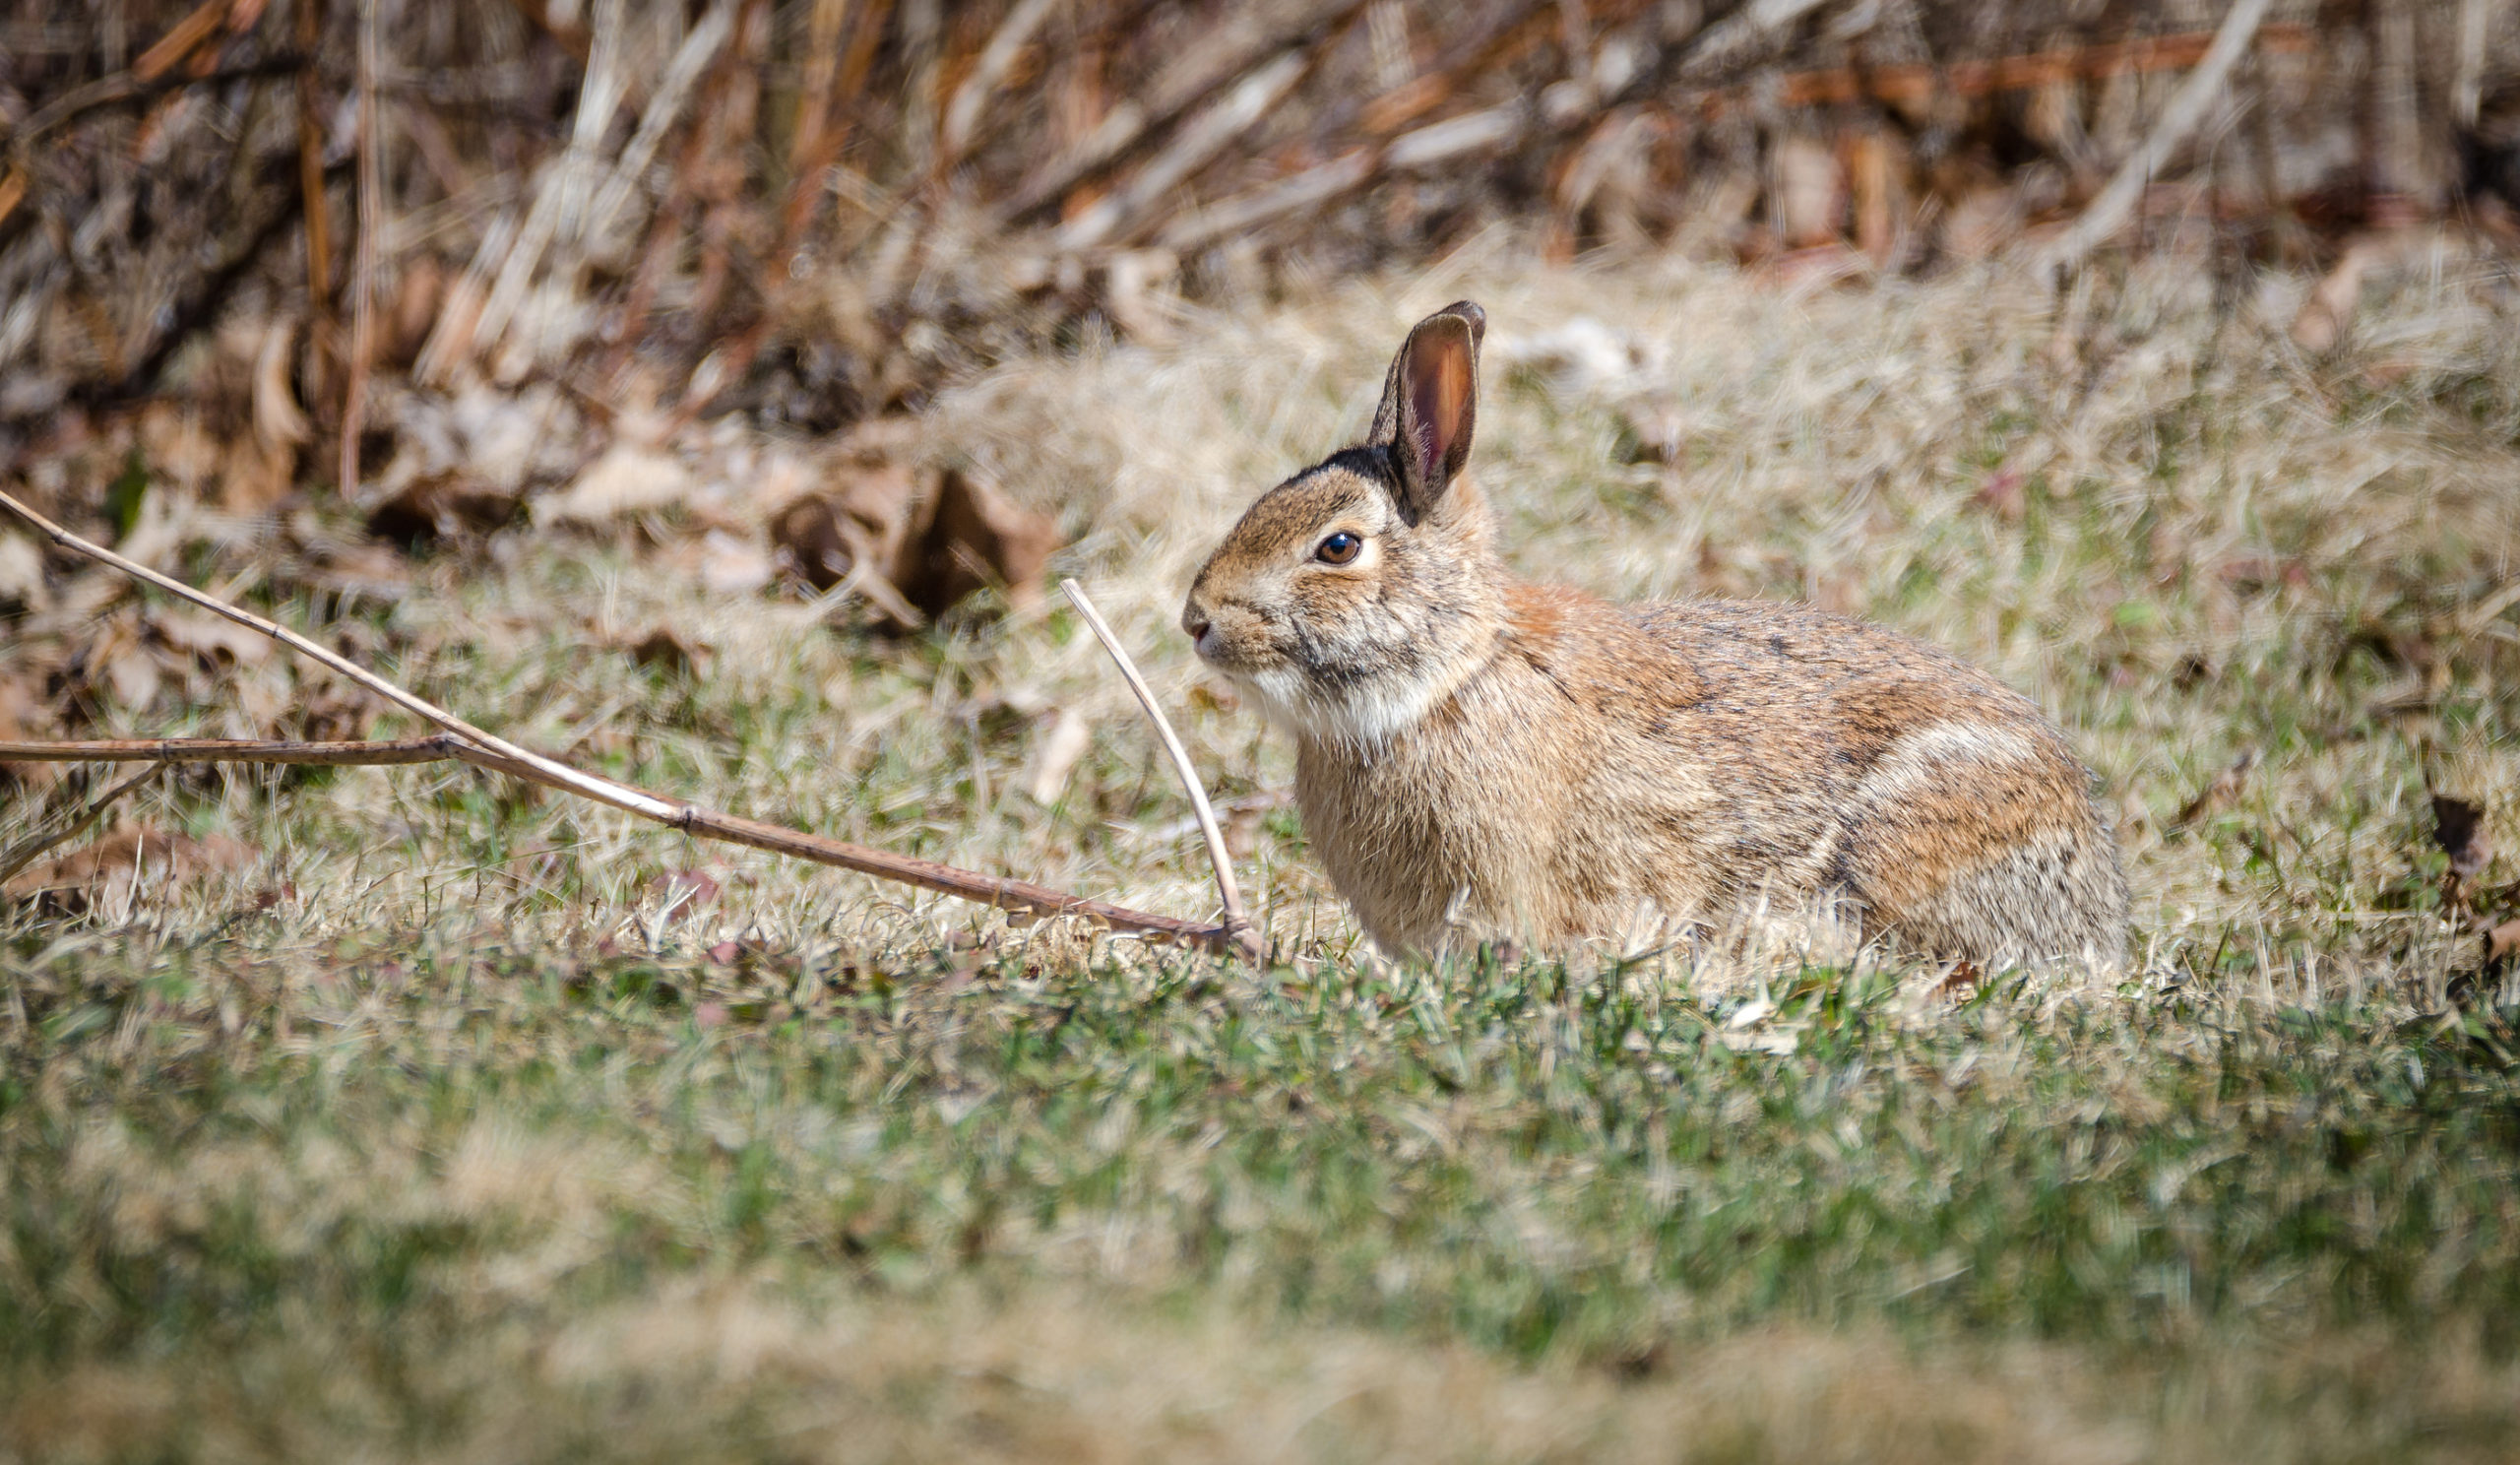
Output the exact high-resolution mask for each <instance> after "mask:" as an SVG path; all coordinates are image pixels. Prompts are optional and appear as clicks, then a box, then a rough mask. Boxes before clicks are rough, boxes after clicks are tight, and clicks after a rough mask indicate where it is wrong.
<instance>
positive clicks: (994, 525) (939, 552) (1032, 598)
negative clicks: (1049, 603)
mask: <svg viewBox="0 0 2520 1465" xmlns="http://www.w3.org/2000/svg"><path fill="white" fill-rule="evenodd" d="M1058 542H1059V540H1058V525H1057V524H1056V523H1054V522H1052V521H1051V520H1050V519H1049V518H1048V516H1046V515H1042V514H1037V513H1035V512H1034V511H1032V510H1030V509H1027V508H1025V507H1024V506H1023V505H1021V504H1018V503H1016V502H1015V501H1014V500H1013V499H1011V498H1008V497H1007V496H1006V495H1005V493H1003V492H1002V491H1000V490H999V488H998V487H997V485H996V484H994V483H992V482H990V481H989V480H988V479H986V478H982V477H980V476H979V475H978V474H977V473H975V472H967V471H963V470H949V471H948V472H947V473H946V475H945V477H944V479H943V480H942V481H941V482H940V483H939V484H938V485H937V490H936V506H935V511H934V514H933V516H932V517H931V518H930V519H929V521H928V525H927V532H926V534H925V535H923V536H921V537H920V538H919V540H918V541H917V547H916V548H915V549H914V551H913V558H912V561H911V563H909V564H908V565H906V566H905V567H904V570H903V573H901V574H900V575H897V576H894V577H893V583H894V584H895V585H897V586H899V587H900V588H901V592H902V594H903V595H904V596H905V597H907V598H908V599H909V601H910V603H911V604H912V605H916V606H917V607H918V608H919V609H921V610H923V611H925V612H927V613H928V614H929V615H938V614H942V613H943V612H944V611H946V610H948V609H950V608H952V607H953V605H955V604H956V603H957V602H959V601H961V600H962V599H963V598H964V597H965V596H967V595H970V594H971V593H972V592H974V591H977V590H980V589H983V588H987V587H990V586H994V587H997V588H998V589H1001V590H1003V591H1004V592H1005V593H1006V599H1007V601H1008V602H1009V603H1010V604H1012V605H1036V604H1039V602H1040V599H1041V594H1042V591H1043V589H1044V584H1045V576H1046V574H1047V571H1048V569H1049V563H1050V553H1051V551H1052V550H1055V549H1056V548H1058Z"/></svg>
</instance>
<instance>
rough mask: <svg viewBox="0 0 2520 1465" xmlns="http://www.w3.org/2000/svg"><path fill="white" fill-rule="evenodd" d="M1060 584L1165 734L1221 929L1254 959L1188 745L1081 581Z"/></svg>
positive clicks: (1254, 935)
mask: <svg viewBox="0 0 2520 1465" xmlns="http://www.w3.org/2000/svg"><path fill="white" fill-rule="evenodd" d="M1059 589H1060V590H1062V591H1064V592H1065V593H1066V594H1067V598H1068V599H1069V600H1070V601H1072V602H1074V603H1075V605H1076V609H1077V613H1078V614H1080V615H1082V616H1084V617H1085V623H1086V624H1087V625H1088V626H1090V627H1092V628H1093V630H1094V638H1095V639H1096V640H1098V641H1100V642H1102V643H1103V650H1104V651H1107V652H1109V653H1110V654H1111V660H1112V661H1114V662H1117V663H1119V664H1120V675H1121V677H1122V679H1124V680H1126V681H1127V682H1128V684H1129V690H1130V691H1132V692H1135V693H1137V694H1138V705H1139V706H1141V707H1144V708H1145V709H1146V715H1147V717H1148V718H1149V719H1150V720H1152V721H1153V722H1154V723H1155V732H1156V735H1157V736H1158V737H1161V738H1162V739H1164V751H1165V752H1166V754H1168V755H1170V757H1171V759H1172V771H1173V772H1174V773H1177V774H1179V775H1180V776H1181V787H1182V789H1183V790H1184V791H1186V792H1187V793H1188V794H1189V796H1190V811H1191V812H1192V813H1194V814H1196V815H1198V818H1199V832H1200V833H1201V834H1203V835H1205V836H1206V837H1207V841H1208V862H1209V863H1210V864H1212V865H1214V866H1216V871H1217V899H1218V900H1220V901H1222V902H1223V903H1224V905H1225V929H1226V932H1227V934H1229V936H1230V937H1231V938H1232V940H1233V943H1234V945H1235V946H1237V947H1239V948H1240V949H1241V951H1242V953H1243V954H1244V955H1245V956H1248V957H1250V958H1251V959H1252V960H1253V961H1255V962H1256V961H1258V960H1260V959H1261V957H1262V956H1263V954H1264V952H1263V949H1262V947H1261V944H1260V935H1259V932H1257V931H1255V930H1253V929H1252V927H1251V918H1249V917H1248V916H1246V915H1244V914H1243V911H1242V892H1241V891H1240V890H1238V889H1236V888H1235V887H1234V883H1233V858H1232V857H1231V856H1230V855H1229V854H1228V853H1227V851H1226V848H1225V831H1224V830H1222V829H1220V828H1218V827H1217V811H1216V810H1215V809H1214V808H1211V807H1209V805H1208V791H1207V790H1206V789H1205V788H1202V787H1201V786H1200V784H1199V771H1198V770H1197V769H1196V768H1193V767H1191V766H1190V754H1189V752H1188V750H1186V749H1185V748H1183V747H1182V746H1181V739H1180V738H1179V737H1178V736H1177V735H1175V734H1174V733H1173V731H1172V724H1171V722H1170V721H1169V720H1167V719H1166V717H1165V716H1164V708H1163V706H1162V705H1161V704H1159V703H1158V702H1157V701H1156V700H1155V689H1154V688H1153V687H1150V686H1148V685H1147V684H1146V678H1145V677H1144V676H1142V675H1140V674H1139V673H1138V668H1137V663H1135V662H1132V661H1130V660H1129V654H1128V652H1127V651H1126V650H1125V649H1123V648H1122V647H1121V645H1120V638H1119V636H1118V635H1117V634H1115V633H1114V632H1113V631H1112V629H1111V626H1110V623H1109V622H1108V621H1105V620H1104V619H1103V612H1102V611H1100V610H1097V609H1095V608H1094V602H1093V599H1092V598H1091V597H1089V596H1087V595H1086V593H1085V587H1084V586H1082V585H1079V584H1078V583H1076V581H1074V580H1072V579H1070V580H1061V581H1060V582H1059Z"/></svg>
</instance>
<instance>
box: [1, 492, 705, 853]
mask: <svg viewBox="0 0 2520 1465" xmlns="http://www.w3.org/2000/svg"><path fill="white" fill-rule="evenodd" d="M0 509H6V510H7V511H8V512H10V513H12V514H15V515H16V516H18V518H20V519H22V520H24V521H25V522H26V523H27V524H28V525H30V526H32V528H33V529H34V530H35V531H36V532H37V533H40V534H41V535H43V536H44V538H46V539H48V540H50V541H53V542H54V543H56V544H59V545H60V546H61V547H63V548H65V549H72V550H76V551H77V552H79V553H81V554H84V555H86V556H88V557H89V558H90V559H93V560H95V561H97V562H98V563H100V564H108V565H111V566H113V567H114V568H115V569H117V570H120V571H122V572H123V573H124V574H126V575H129V576H132V577H133V578H134V579H138V580H144V581H147V582H148V583H149V584H151V585H155V586H157V587H158V589H159V590H162V591H164V592H166V593H167V594H168V595H171V596H175V597H178V598H180V599H182V600H186V601H190V602H191V603H193V604H194V605H199V606H201V607H202V608H203V609H205V610H209V611H211V612H212V613H214V614H217V615H221V616H224V617H226V618H227V619H229V620H232V621H234V622H236V623H237V624H238V625H241V626H246V627H249V628H251V629H253V630H257V631H260V632H262V633H263V634H264V635H266V636H269V637H271V638H272V639H273V640H275V641H278V642H279V643H281V644H282V645H283V646H286V647H288V648H289V649H290V650H292V651H296V652H298V653H300V654H301V655H305V656H310V657H313V658H314V659H315V660H317V661H319V662H322V663H323V664H324V665H325V666H327V667H330V668H332V669H334V670H336V671H339V672H340V673H342V674H343V675H344V676H347V677H348V678H349V679H350V680H352V681H355V682H357V683H358V684H359V685H360V686H363V687H365V688H367V689H368V690H369V691H371V692H374V693H376V694H377V695H378V696H380V697H383V698H384V699H386V700H387V701H389V702H392V703H393V704H394V705H396V706H397V707H400V708H402V709H403V710H405V711H406V712H410V713H414V714H417V715H418V716H419V717H421V718H423V719H425V720H426V721H428V722H429V723H431V724H434V725H435V726H437V727H440V728H444V729H445V730H446V731H448V732H449V733H456V734H458V735H460V736H463V737H468V738H471V739H472V740H473V742H475V743H477V744H479V745H480V746H481V747H483V748H486V749H488V750H489V751H491V752H494V753H497V754H499V755H500V756H502V757H505V758H508V759H510V760H512V761H515V762H518V763H522V764H525V765H527V766H530V767H533V768H535V769H536V770H538V771H539V772H541V773H542V774H543V775H544V776H545V777H547V778H551V779H557V780H559V782H560V787H563V788H566V789H568V790H569V791H570V792H572V793H575V794H578V795H581V796H585V797H588V798H592V799H595V800H597V801H598V802H599V803H608V804H610V805H612V806H613V807H614V808H621V809H628V810H629V811H630V812H632V813H634V814H645V815H647V816H648V817H650V818H652V819H663V820H665V821H666V822H668V823H670V822H673V820H674V818H675V816H676V814H677V810H676V809H675V808H674V806H673V805H671V804H669V803H667V802H666V801H665V800H663V799H662V798H658V797H656V796H653V795H648V794H642V793H639V792H637V791H636V790H624V789H623V788H621V787H620V786H618V785H615V784H611V783H609V782H608V781H606V780H602V779H598V778H595V777H592V776H591V775H588V774H583V773H580V772H578V771H577V770H576V769H574V768H570V767H568V766H567V765H565V764H561V763H554V762H552V761H551V760H550V759H548V758H545V757H543V756H541V755H540V754H538V753H530V752H527V751H526V750H525V749H524V748H521V747H518V746H517V745H516V744H514V743H512V742H509V741H506V740H505V739H503V738H500V737H496V736H493V735H492V734H490V733H485V732H483V731H481V730H480V729H478V728H475V727H473V725H472V724H471V723H468V722H466V721H464V720H463V719H462V718H459V717H457V716H456V715H455V714H454V713H451V712H448V711H447V710H446V709H445V708H443V707H440V706H438V705H437V704H435V703H433V702H428V701H425V700H423V699H422V698H420V697H418V696H415V695H413V694H412V693H410V692H407V691H405V690H403V689H402V688H401V687H399V686H396V685H395V684H394V683H392V682H390V681H387V680H386V679H385V678H384V677H382V676H379V675H377V674H376V673H375V672H373V671H370V670H368V669H365V668H364V667H361V666H359V665H358V664H357V663H355V662H352V661H350V660H349V659H348V658H347V657H345V656H343V655H341V654H340V653H338V652H335V651H333V650H330V649H329V648H326V647H323V646H319V645H317V644H316V643H314V642H312V641H309V640H308V639H306V638H305V637H304V636H301V635H299V634H298V633H297V632H295V631H292V630H290V629H289V628H288V627H286V626H284V625H282V624H280V623H279V622H277V621H271V620H265V619H264V618H263V617H261V616H259V615H256V614H254V613H253V612H252V611H250V610H241V609H238V608H237V607H236V606H234V605H228V604H227V603H226V602H224V601H222V600H220V599H219V598H217V597H216V596H209V595H204V594H203V593H202V592H200V591H198V590H195V589H193V588H192V587H191V586H189V585H186V584H185V583H184V582H182V581H181V580H177V579H174V578H172V577H170V576H167V575H161V574H159V573H158V572H157V571H156V570H153V569H151V568H149V567H148V566H147V565H143V564H136V563H134V562H133V561H131V560H128V559H125V558H123V557H122V556H121V555H119V554H116V553H115V552H113V551H112V550H111V549H108V548H106V547H105V546H104V545H102V544H98V543H95V542H94V541H89V540H85V539H82V538H80V537H79V536H78V535H75V534H72V533H71V532H70V531H68V530H66V529H63V528H62V527H61V526H60V525H58V524H55V523H53V522H52V521H51V520H49V519H46V518H45V517H44V516H42V515H41V514H38V513H36V512H35V511H34V510H32V509H31V508H28V507H27V506H26V505H25V504H22V503H20V502H19V501H18V500H17V499H16V498H14V497H12V496H10V495H9V494H7V493H0Z"/></svg>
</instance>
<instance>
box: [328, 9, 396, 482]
mask: <svg viewBox="0 0 2520 1465" xmlns="http://www.w3.org/2000/svg"><path fill="white" fill-rule="evenodd" d="M376 9H377V0H359V7H358V191H357V198H358V242H357V244H356V245H355V246H354V248H355V252H354V254H353V255H352V256H351V264H350V362H349V379H348V381H347V383H346V384H345V385H344V386H343V388H342V467H341V476H340V477H339V478H336V479H334V491H335V492H337V493H339V494H340V495H341V496H342V497H343V498H345V499H348V498H352V497H354V496H355V495H356V494H357V492H358V439H359V432H360V429H361V428H362V427H364V426H365V424H366V418H367V375H368V371H369V369H370V367H372V366H373V365H374V363H375V357H376V250H377V241H378V239H379V237H380V236H381V234H382V231H383V229H384V224H385V221H384V220H383V218H381V217H380V216H381V215H382V213H383V211H384V208H385V165H384V160H383V158H382V152H383V140H382V139H381V138H379V137H378V136H377V133H376V129H377V116H376V82H377V77H378V76H379V75H380V74H381V73H382V72H383V70H384V66H383V61H382V57H381V56H380V55H379V52H380V51H381V50H382V49H383V45H382V42H381V41H380V40H379V39H378V37H377V33H376V32H377V24H378V22H377V16H376Z"/></svg>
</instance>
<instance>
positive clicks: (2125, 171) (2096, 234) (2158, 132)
mask: <svg viewBox="0 0 2520 1465" xmlns="http://www.w3.org/2000/svg"><path fill="white" fill-rule="evenodd" d="M2271 3H2272V0H2239V3H2238V4H2236V5H2234V6H2233V7H2232V13H2231V14H2230V15H2227V16H2225V17H2223V24H2222V27H2221V28H2220V29H2219V30H2217V31H2216V32H2214V43H2213V44H2212V45H2210V46H2207V47H2206V48H2205V55H2204V58H2203V59H2202V60H2200V61H2198V62H2197V63H2196V69H2195V70H2194V71H2191V72H2189V73H2188V74H2187V80H2186V81H2184V82H2181V83H2180V84H2179V88H2178V91H2177V92H2176V93H2175V94H2174V95H2173V96H2172V97H2171V99H2170V105H2169V106H2167V107H2164V108H2163V109H2162V115H2161V120H2160V121H2158V122H2156V123H2154V124H2153V130H2152V133H2151V134H2150V135H2149V136H2147V137H2146V138H2145V139H2144V144H2143V146H2142V147H2140V148H2137V149H2136V150H2135V153H2134V156H2133V157H2131V158H2129V159H2126V161H2125V163H2124V164H2123V165H2122V166H2120V167H2119V168H2118V169H2117V173H2116V176H2114V177H2112V178H2110V180H2109V185H2108V186H2107V187H2105V188H2103V189H2101V191H2100V196H2099V197H2098V198H2095V199H2093V200H2092V201H2091V207H2090V208H2088V209H2085V210H2084V211H2083V216H2082V217H2081V218H2080V219H2077V220H2075V221H2074V223H2073V226H2072V227H2070V228H2068V229H2066V230H2065V232H2064V234H2063V235H2062V236H2061V237H2060V238H2058V239H2057V240H2056V242H2055V243H2054V244H2052V245H2050V246H2048V248H2047V250H2046V251H2045V252H2044V253H2043V254H2042V256H2041V258H2040V261H2039V264H2040V268H2041V269H2042V270H2043V271H2047V272H2053V273H2055V274H2059V275H2061V274H2064V273H2066V272H2069V271H2071V270H2072V269H2073V268H2074V267H2075V266H2077V265H2080V264H2081V263H2082V262H2083V260H2084V259H2085V258H2087V257H2088V256H2089V255H2090V254H2091V252H2092V251H2093V250H2094V249H2096V248H2098V247H2099V246H2100V243H2101V241H2102V240H2104V239H2107V238H2108V237H2110V235H2112V234H2114V233H2116V232H2117V230H2118V228H2119V226H2121V225H2122V224H2124V223H2126V216H2127V215H2128V214H2129V213H2130V212H2132V211H2133V210H2134V207H2135V205H2136V203H2137V202H2138V201H2140V200H2141V199H2142V198H2143V196H2144V190H2145V188H2147V187H2148V186H2150V185H2151V183H2152V181H2153V175H2154V174H2156V173H2158V172H2160V171H2161V170H2162V168H2163V167H2165V166H2167V165H2168V164H2169V162H2170V159H2171V155H2172V154H2173V153H2175V152H2176V151H2178V148H2179V145H2180V144H2182V143H2184V142H2186V141H2187V138H2188V135H2189V134H2190V133H2192V132H2194V131H2195V130H2196V124H2198V123H2199V122H2202V121H2204V120H2205V111H2206V108H2208V107H2210V106H2212V105H2213V104H2214V99H2215V98H2216V97H2218V96H2221V95H2222V92H2223V82H2224V79H2225V78H2227V77H2229V76H2230V75H2231V71H2232V67H2233V65H2234V63H2236V62H2237V61H2238V60H2239V59H2240V55H2241V53H2242V52H2244V51H2246V50H2247V49H2248V43H2249V40H2250V38H2251V37H2252V36H2254V35H2255V34H2256V33H2257V27H2258V23H2259V22H2260V21H2263V20H2265V19H2266V11H2267V7H2268V6H2269V5H2270V4H2271Z"/></svg>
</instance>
